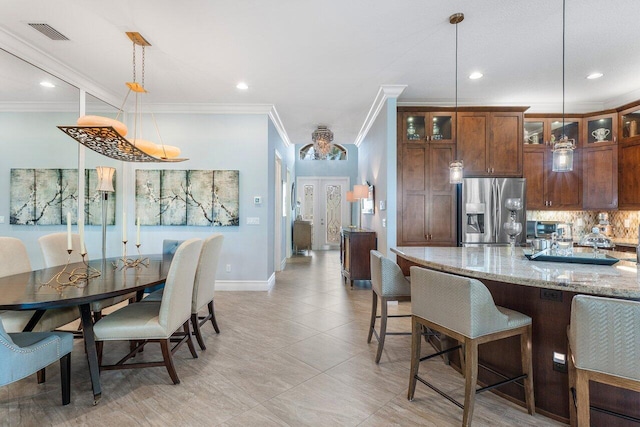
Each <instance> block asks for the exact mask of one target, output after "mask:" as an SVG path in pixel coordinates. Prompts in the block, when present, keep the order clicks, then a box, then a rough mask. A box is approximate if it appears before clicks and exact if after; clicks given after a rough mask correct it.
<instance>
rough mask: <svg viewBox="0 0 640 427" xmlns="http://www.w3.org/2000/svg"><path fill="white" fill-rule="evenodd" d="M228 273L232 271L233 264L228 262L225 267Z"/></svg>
mask: <svg viewBox="0 0 640 427" xmlns="http://www.w3.org/2000/svg"><path fill="white" fill-rule="evenodd" d="M224 270H225V271H226V272H227V273H231V264H227V266H226V267H225V269H224Z"/></svg>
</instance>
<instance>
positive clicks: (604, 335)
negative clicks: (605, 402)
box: [568, 295, 640, 427]
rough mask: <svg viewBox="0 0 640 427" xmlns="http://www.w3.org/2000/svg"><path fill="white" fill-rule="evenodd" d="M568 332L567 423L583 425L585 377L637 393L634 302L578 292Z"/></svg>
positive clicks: (639, 338)
mask: <svg viewBox="0 0 640 427" xmlns="http://www.w3.org/2000/svg"><path fill="white" fill-rule="evenodd" d="M568 335H569V351H568V359H569V383H570V388H569V402H574V398H575V405H571V407H570V411H569V414H570V419H571V425H572V426H576V425H577V426H579V427H583V426H589V425H590V415H591V414H590V410H591V409H592V408H591V406H590V403H589V381H596V382H600V383H604V384H609V385H611V386H614V387H620V388H624V389H628V390H633V391H635V392H640V365H639V364H638V363H639V361H640V302H638V301H627V300H621V299H614V298H603V297H595V296H590V295H578V296H576V297H575V298H574V299H573V301H572V302H571V324H570V326H569V329H568ZM574 390H575V396H574V395H573V391H574ZM593 409H594V410H600V411H603V410H602V409H598V408H593ZM604 412H607V413H609V414H610V415H619V414H615V413H612V412H609V411H604ZM635 422H637V423H640V420H638V419H635Z"/></svg>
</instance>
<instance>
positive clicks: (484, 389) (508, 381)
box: [476, 374, 527, 394]
mask: <svg viewBox="0 0 640 427" xmlns="http://www.w3.org/2000/svg"><path fill="white" fill-rule="evenodd" d="M524 378H527V374H522V375H518V376H517V377H513V378H507V379H506V380H504V381H499V382H497V383H495V384H491V385H488V386H486V387H482V388H479V389H477V390H476V394H478V393H482V392H483V391H487V390H491V389H494V388H496V387H500V386H501V385H505V384H509V383H512V382H514V381H518V380H521V379H524Z"/></svg>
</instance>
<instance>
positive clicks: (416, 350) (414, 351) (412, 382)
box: [407, 316, 422, 400]
mask: <svg viewBox="0 0 640 427" xmlns="http://www.w3.org/2000/svg"><path fill="white" fill-rule="evenodd" d="M420 335H422V325H421V324H420V323H418V321H417V320H416V317H415V316H411V371H410V376H409V392H408V393H407V399H409V400H413V395H414V393H415V392H416V382H417V380H416V376H417V375H418V368H419V367H420V346H421V345H422V340H421V339H420Z"/></svg>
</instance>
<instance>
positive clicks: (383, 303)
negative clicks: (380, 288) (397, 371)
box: [376, 297, 387, 363]
mask: <svg viewBox="0 0 640 427" xmlns="http://www.w3.org/2000/svg"><path fill="white" fill-rule="evenodd" d="M386 335H387V299H386V298H384V297H382V298H380V339H379V340H378V352H377V353H376V363H380V358H381V357H382V349H383V348H384V337H385V336H386Z"/></svg>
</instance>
